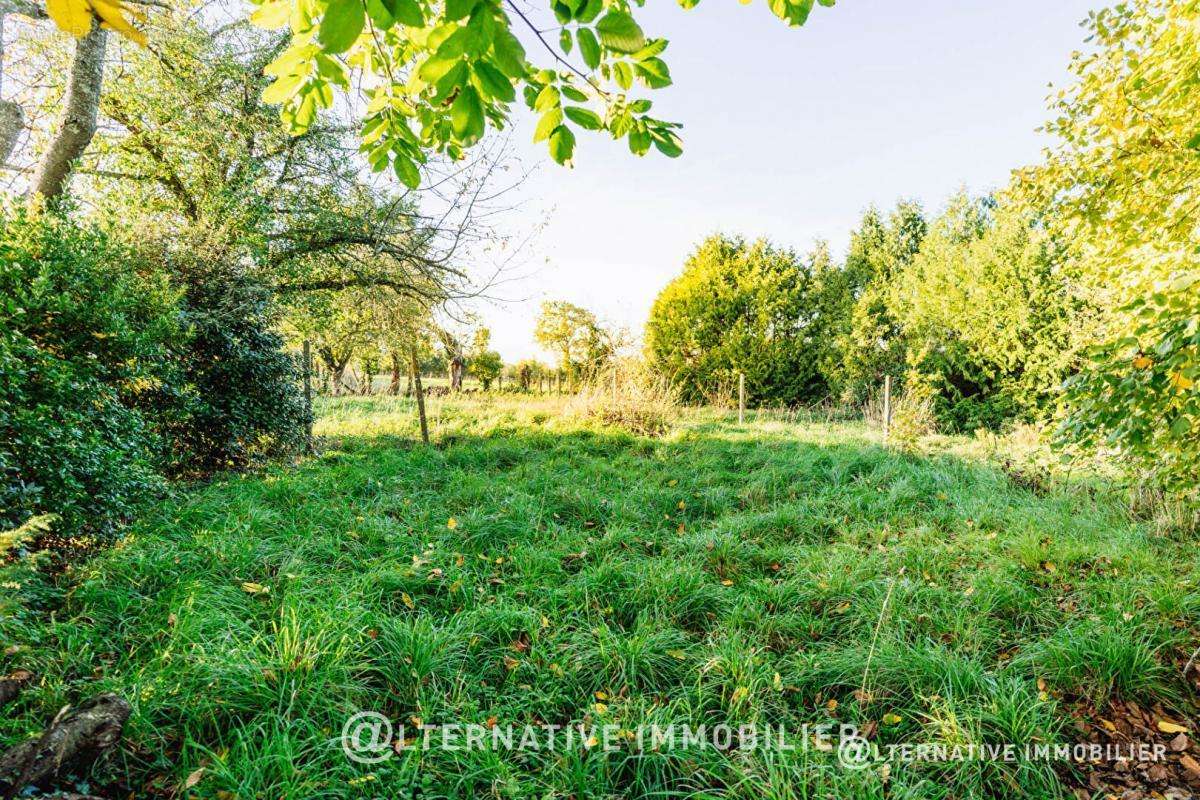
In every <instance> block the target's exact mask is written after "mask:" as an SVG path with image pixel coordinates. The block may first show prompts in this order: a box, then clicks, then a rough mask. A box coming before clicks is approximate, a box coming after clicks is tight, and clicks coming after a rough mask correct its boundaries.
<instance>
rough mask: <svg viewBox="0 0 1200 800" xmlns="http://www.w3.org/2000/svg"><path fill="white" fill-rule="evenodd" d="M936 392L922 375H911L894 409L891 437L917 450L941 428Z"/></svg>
mask: <svg viewBox="0 0 1200 800" xmlns="http://www.w3.org/2000/svg"><path fill="white" fill-rule="evenodd" d="M935 394H936V392H935V391H934V389H933V387H932V386H931V385H930V384H929V381H928V380H926V379H924V378H923V377H922V376H918V375H914V374H911V373H910V375H909V376H908V380H907V384H906V386H905V387H904V392H903V393H902V394H901V395H900V396H899V397H898V398H897V399H896V403H895V406H894V407H893V408H892V424H891V428H890V429H889V432H888V436H889V440H890V441H891V442H892V443H893V444H895V445H896V446H897V447H898V448H900V449H901V450H906V451H911V450H915V449H916V447H917V445H918V444H919V443H920V441H921V438H922V437H923V436H928V435H930V434H932V433H934V432H935V431H936V429H937V426H936V421H935V419H936V418H935V415H934V397H935Z"/></svg>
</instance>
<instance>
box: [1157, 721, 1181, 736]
mask: <svg viewBox="0 0 1200 800" xmlns="http://www.w3.org/2000/svg"><path fill="white" fill-rule="evenodd" d="M1158 729H1159V730H1160V731H1162V732H1163V733H1187V732H1188V729H1187V727H1186V726H1184V725H1180V724H1179V723H1178V722H1172V721H1171V720H1169V719H1160V720H1159V721H1158Z"/></svg>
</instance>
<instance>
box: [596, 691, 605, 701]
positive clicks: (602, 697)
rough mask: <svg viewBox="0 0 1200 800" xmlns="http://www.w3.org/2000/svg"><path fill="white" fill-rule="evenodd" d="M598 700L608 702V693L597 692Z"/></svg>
mask: <svg viewBox="0 0 1200 800" xmlns="http://www.w3.org/2000/svg"><path fill="white" fill-rule="evenodd" d="M596 699H597V700H607V699H608V693H607V692H596Z"/></svg>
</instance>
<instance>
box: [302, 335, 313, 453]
mask: <svg viewBox="0 0 1200 800" xmlns="http://www.w3.org/2000/svg"><path fill="white" fill-rule="evenodd" d="M303 374H304V452H306V453H309V454H311V453H312V452H313V398H312V343H311V342H310V341H309V340H308V339H305V340H304V369H303Z"/></svg>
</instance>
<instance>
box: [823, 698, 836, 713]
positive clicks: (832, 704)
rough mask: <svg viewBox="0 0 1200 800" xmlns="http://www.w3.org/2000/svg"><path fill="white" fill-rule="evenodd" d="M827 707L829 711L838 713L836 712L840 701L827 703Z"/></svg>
mask: <svg viewBox="0 0 1200 800" xmlns="http://www.w3.org/2000/svg"><path fill="white" fill-rule="evenodd" d="M825 707H826V708H827V709H829V710H830V711H836V710H837V707H838V701H837V700H830V701H829V702H828V703H826V704H825Z"/></svg>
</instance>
